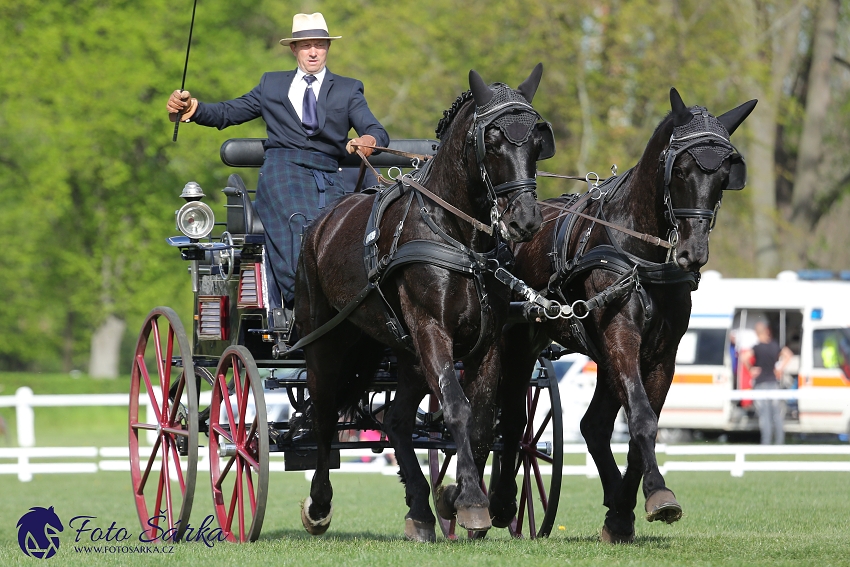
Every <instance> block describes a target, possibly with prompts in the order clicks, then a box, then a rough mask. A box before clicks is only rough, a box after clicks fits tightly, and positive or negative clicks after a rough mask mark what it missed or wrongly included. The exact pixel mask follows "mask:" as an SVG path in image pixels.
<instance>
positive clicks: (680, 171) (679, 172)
mask: <svg viewBox="0 0 850 567" xmlns="http://www.w3.org/2000/svg"><path fill="white" fill-rule="evenodd" d="M673 175H675V176H676V177H678V178H679V179H684V178H685V170H683V169H682V168H681V167H674V168H673Z"/></svg>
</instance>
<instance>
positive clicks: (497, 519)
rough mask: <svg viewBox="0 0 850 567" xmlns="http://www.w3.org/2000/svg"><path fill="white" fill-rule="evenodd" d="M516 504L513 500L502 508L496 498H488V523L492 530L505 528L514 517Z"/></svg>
mask: <svg viewBox="0 0 850 567" xmlns="http://www.w3.org/2000/svg"><path fill="white" fill-rule="evenodd" d="M516 511H517V503H516V500H513V501H512V502H511V503H510V504H508V505H507V506H503V505H502V504H501V501H500V500H499V499H498V498H494V497H493V496H492V495H491V497H490V514H491V516H490V521H491V522H493V527H494V528H507V527H508V526H510V525H511V522H513V520H514V517H516Z"/></svg>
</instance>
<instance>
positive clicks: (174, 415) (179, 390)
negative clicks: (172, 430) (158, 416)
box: [168, 374, 186, 425]
mask: <svg viewBox="0 0 850 567" xmlns="http://www.w3.org/2000/svg"><path fill="white" fill-rule="evenodd" d="M185 385H186V374H182V375H181V376H180V380H179V381H178V382H177V391H176V392H174V400H172V402H171V412H169V415H168V425H171V424H173V423H174V420H175V419H177V412H178V411H179V410H180V398H181V397H183V387H184V386H185Z"/></svg>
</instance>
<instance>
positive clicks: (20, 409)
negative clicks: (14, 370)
mask: <svg viewBox="0 0 850 567" xmlns="http://www.w3.org/2000/svg"><path fill="white" fill-rule="evenodd" d="M32 396H33V394H32V389H31V388H29V387H27V386H21V387H20V388H18V390H17V391H16V392H15V421H16V423H17V426H18V447H33V446H34V445H35V412H34V411H33V409H32ZM29 464H30V462H29V457H27V456H26V454H25V453H24V452H21V454H20V455H19V456H18V480H19V481H21V482H29V481H31V480H32V471H30V468H29Z"/></svg>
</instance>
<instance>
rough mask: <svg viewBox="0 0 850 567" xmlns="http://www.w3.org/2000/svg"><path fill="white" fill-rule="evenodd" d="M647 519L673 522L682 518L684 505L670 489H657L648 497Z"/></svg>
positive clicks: (649, 520)
mask: <svg viewBox="0 0 850 567" xmlns="http://www.w3.org/2000/svg"><path fill="white" fill-rule="evenodd" d="M645 509H646V521H648V522H654V521H656V520H660V521H662V522H667V523H668V524H672V523H673V522H676V521H679V520H680V519H681V518H682V507H681V506H680V505H679V503H678V502H677V501H676V497H675V496H674V495H673V493H672V492H671V491H670V490H667V489H666V488H662V489H661V490H656V491H655V492H653V493H652V494H650V495H649V498H647V499H646V506H645Z"/></svg>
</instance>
